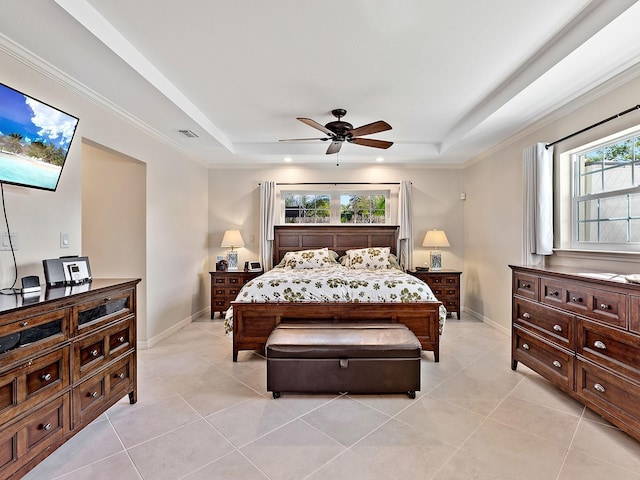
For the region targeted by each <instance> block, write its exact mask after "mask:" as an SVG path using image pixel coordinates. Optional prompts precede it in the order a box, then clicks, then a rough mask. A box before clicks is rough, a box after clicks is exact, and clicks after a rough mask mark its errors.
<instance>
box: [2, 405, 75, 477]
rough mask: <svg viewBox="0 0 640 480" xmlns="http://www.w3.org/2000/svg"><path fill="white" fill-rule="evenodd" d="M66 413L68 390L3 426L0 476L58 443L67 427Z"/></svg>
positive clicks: (62, 439)
mask: <svg viewBox="0 0 640 480" xmlns="http://www.w3.org/2000/svg"><path fill="white" fill-rule="evenodd" d="M69 414H70V407H69V393H66V394H64V395H62V396H60V397H58V398H56V399H55V400H53V401H51V402H49V403H47V404H45V405H43V406H42V407H40V408H39V409H37V410H36V411H34V412H32V413H30V414H29V415H28V416H27V417H25V418H23V419H22V420H20V421H18V422H16V423H13V424H11V425H8V426H4V427H3V428H2V431H1V432H0V478H8V477H9V476H10V475H13V474H14V473H16V472H17V471H18V470H19V469H21V468H23V467H24V465H25V464H27V463H29V462H30V461H32V460H34V459H35V458H36V457H38V456H39V455H40V454H42V453H43V452H44V451H47V450H50V449H52V448H56V447H57V446H58V445H59V444H60V443H62V442H63V441H64V438H65V436H66V435H67V434H68V432H69V430H70V415H69ZM21 475H22V474H19V475H18V477H20V476H21Z"/></svg>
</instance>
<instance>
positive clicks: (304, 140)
mask: <svg viewBox="0 0 640 480" xmlns="http://www.w3.org/2000/svg"><path fill="white" fill-rule="evenodd" d="M308 140H322V141H323V142H324V141H327V140H329V139H328V138H327V137H321V138H283V139H282V140H278V141H279V142H306V141H308Z"/></svg>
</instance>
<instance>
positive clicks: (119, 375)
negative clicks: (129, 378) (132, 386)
mask: <svg viewBox="0 0 640 480" xmlns="http://www.w3.org/2000/svg"><path fill="white" fill-rule="evenodd" d="M116 378H124V373H122V372H121V373H118V374H117V375H116Z"/></svg>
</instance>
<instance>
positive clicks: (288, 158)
mask: <svg viewBox="0 0 640 480" xmlns="http://www.w3.org/2000/svg"><path fill="white" fill-rule="evenodd" d="M284 161H285V162H293V160H292V159H291V157H287V158H285V159H284Z"/></svg>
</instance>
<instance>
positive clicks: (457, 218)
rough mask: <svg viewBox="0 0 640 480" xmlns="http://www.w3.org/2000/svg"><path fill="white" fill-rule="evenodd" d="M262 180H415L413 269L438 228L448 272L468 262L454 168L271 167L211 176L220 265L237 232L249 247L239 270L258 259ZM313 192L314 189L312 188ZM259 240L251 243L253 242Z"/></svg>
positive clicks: (212, 250)
mask: <svg viewBox="0 0 640 480" xmlns="http://www.w3.org/2000/svg"><path fill="white" fill-rule="evenodd" d="M262 180H275V181H276V182H277V183H286V182H289V183H294V182H337V183H340V182H372V183H375V182H400V181H401V180H411V182H412V193H413V208H414V239H413V240H414V242H413V244H414V265H420V264H423V263H425V262H427V261H428V260H429V252H428V250H427V249H426V248H424V247H422V240H423V239H424V235H425V233H426V231H427V230H429V229H433V228H438V229H442V230H444V231H445V232H446V234H447V238H448V239H449V243H450V244H451V247H450V248H444V249H442V251H443V265H444V268H455V269H459V268H462V266H463V258H464V225H463V212H464V208H463V205H464V202H462V201H461V200H460V193H461V192H462V185H463V172H462V170H460V169H455V168H448V169H447V168H399V167H393V166H379V165H372V166H357V167H350V166H348V165H340V166H339V167H336V166H335V165H330V166H326V167H324V166H323V167H305V166H296V165H282V166H278V165H276V166H271V167H266V168H255V169H242V168H238V169H211V170H210V171H209V245H210V247H209V255H210V265H211V266H213V265H215V260H216V256H217V255H224V254H225V253H226V249H224V248H221V247H220V243H221V241H222V235H223V234H224V231H225V230H226V229H228V228H230V227H237V228H239V229H240V232H241V233H242V237H243V239H244V241H245V248H241V249H239V257H240V258H239V260H240V265H244V262H245V261H247V260H256V259H258V256H259V243H258V242H259V235H260V220H259V213H260V187H259V183H260V181H262ZM310 188H313V187H310ZM251 238H254V239H255V243H253V244H250V243H249V240H250V239H251Z"/></svg>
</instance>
